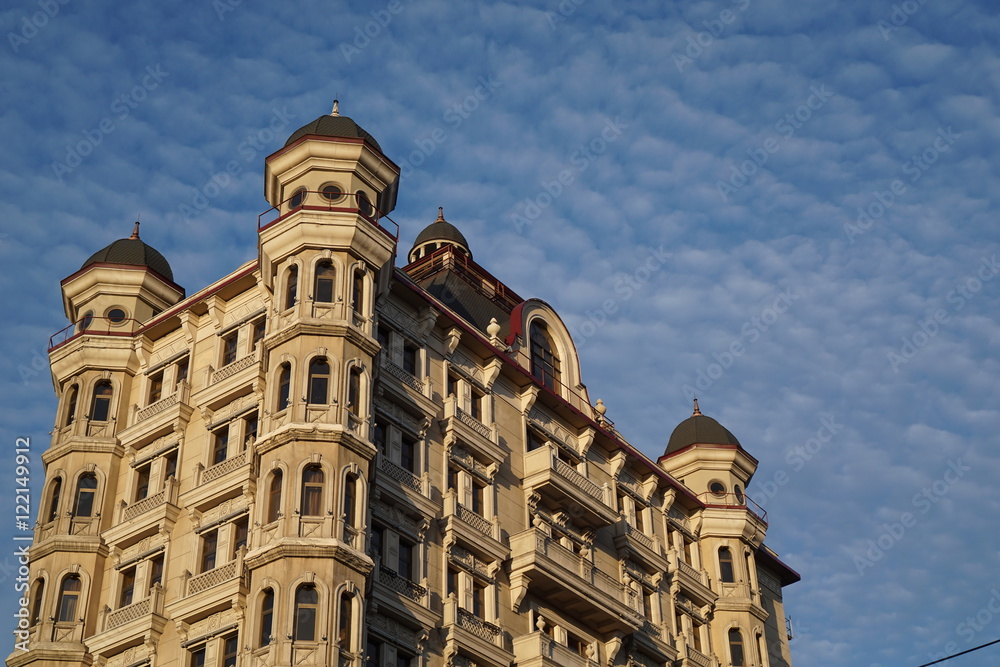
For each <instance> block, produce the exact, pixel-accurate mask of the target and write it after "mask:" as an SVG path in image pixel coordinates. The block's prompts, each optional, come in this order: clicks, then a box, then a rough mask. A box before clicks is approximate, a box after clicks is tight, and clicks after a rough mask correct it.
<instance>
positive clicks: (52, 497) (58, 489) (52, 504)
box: [46, 477, 62, 521]
mask: <svg viewBox="0 0 1000 667" xmlns="http://www.w3.org/2000/svg"><path fill="white" fill-rule="evenodd" d="M61 495H62V477H56V478H55V479H54V480H52V490H51V491H50V492H49V512H48V517H49V518H48V519H46V521H55V520H56V519H57V518H59V496H61Z"/></svg>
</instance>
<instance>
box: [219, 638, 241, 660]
mask: <svg viewBox="0 0 1000 667" xmlns="http://www.w3.org/2000/svg"><path fill="white" fill-rule="evenodd" d="M238 639H239V638H238V637H237V636H236V635H230V636H228V637H226V638H225V639H224V640H223V643H222V667H236V654H237V653H239V641H238Z"/></svg>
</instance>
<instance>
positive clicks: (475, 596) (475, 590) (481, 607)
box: [471, 582, 486, 618]
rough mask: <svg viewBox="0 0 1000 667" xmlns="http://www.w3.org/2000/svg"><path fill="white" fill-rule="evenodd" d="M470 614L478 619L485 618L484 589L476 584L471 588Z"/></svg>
mask: <svg viewBox="0 0 1000 667" xmlns="http://www.w3.org/2000/svg"><path fill="white" fill-rule="evenodd" d="M471 611H472V613H473V614H474V615H476V616H477V617H479V618H486V587H485V586H482V585H480V584H479V583H478V582H477V583H475V584H474V585H473V587H472V610H471Z"/></svg>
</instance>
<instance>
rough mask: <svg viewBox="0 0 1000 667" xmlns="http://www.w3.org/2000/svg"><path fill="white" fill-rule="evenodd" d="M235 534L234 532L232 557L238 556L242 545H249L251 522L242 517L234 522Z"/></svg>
mask: <svg viewBox="0 0 1000 667" xmlns="http://www.w3.org/2000/svg"><path fill="white" fill-rule="evenodd" d="M233 528H234V534H233V554H232V558H234V559H235V558H236V554H237V553H239V550H240V547H245V546H246V545H247V536H248V535H249V530H250V523H249V520H248V519H246V518H243V519H240V520H239V521H237V522H236V523H234V524H233Z"/></svg>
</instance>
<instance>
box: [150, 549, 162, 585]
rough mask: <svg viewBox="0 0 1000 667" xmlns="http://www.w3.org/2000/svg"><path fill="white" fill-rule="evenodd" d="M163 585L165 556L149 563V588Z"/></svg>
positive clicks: (160, 556)
mask: <svg viewBox="0 0 1000 667" xmlns="http://www.w3.org/2000/svg"><path fill="white" fill-rule="evenodd" d="M156 584H160V585H161V586H162V585H163V554H160V555H159V556H156V557H155V558H153V559H151V560H150V561H149V587H150V588H152V587H153V586H155V585H156Z"/></svg>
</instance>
